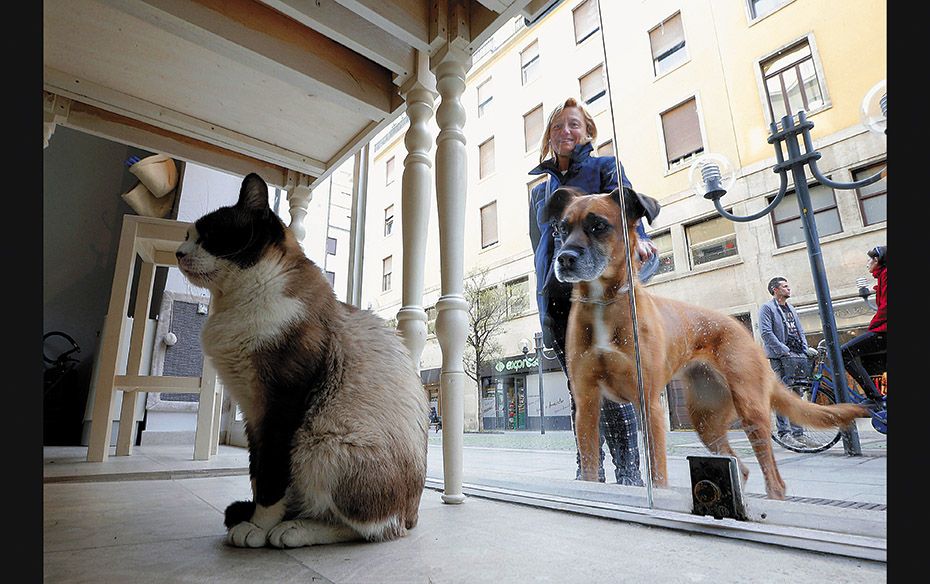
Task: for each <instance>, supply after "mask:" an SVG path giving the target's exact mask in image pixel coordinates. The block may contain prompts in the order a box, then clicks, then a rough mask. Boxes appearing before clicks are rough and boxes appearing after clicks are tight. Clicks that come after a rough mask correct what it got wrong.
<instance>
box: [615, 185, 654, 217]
mask: <svg viewBox="0 0 930 584" xmlns="http://www.w3.org/2000/svg"><path fill="white" fill-rule="evenodd" d="M610 197H611V198H612V199H613V200H614V202H615V203H617V205H620V189H614V190H613V192H612V193H610ZM621 208H623V209H626V214H627V220H628V221H637V220H639V218H640V217H645V218H646V220H647V221H649V224H650V225H652V222H653V221H655V219H656V217H658V215H659V209H661V208H662V206H661V205H660V204H659V201H657V200H655V199H653V198H652V197H650V196H648V195H643V194H641V193H637V192H636V191H634V190H633V189H631V188H629V187H623V205H622V206H621Z"/></svg>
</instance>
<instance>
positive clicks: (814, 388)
mask: <svg viewBox="0 0 930 584" xmlns="http://www.w3.org/2000/svg"><path fill="white" fill-rule="evenodd" d="M886 387H887V386H884V385H883V390H884V389H885V388H886ZM788 388H789V389H791V390H792V391H794V392H795V393H797V394H798V395H800V396H801V399H803V400H805V401H809V402H814V403H818V404H822V405H829V404H833V403H836V397H835V396H836V386H835V385H834V383H833V369H832V368H831V367H830V365H829V364H828V363H827V342H826V340H822V341H820V343H818V344H817V356H816V357H814V359H813V367H812V369H811V373H810V375H809V376H806V377H794V378H792V379H791V382H790V383H789V384H788ZM848 389H849V391H848V394H849V401H850V402H851V403H856V404H861V405H865V406H867V408H868V409H869V417H870V418H871V420H872V427H873V428H875V429H876V430H877V431H879V432H881V433H882V434H887V433H888V410H887V408H886V403H885V402H886V397H887V394H886V393H883V394H882V399H881V402H880V403H874V402H873V401H872V400H869V399H868V398H866V396H865V394H864V393H862V391H861V389H860V388H859V387H858V386H856V387H853V386H850V387H849V388H848ZM804 436H805V442H806V443H801V442H790V443H789V442H787V441H784V440H782V439H781V438H780V437H779V436H778V433H777V432H776V431H775V414H774V412H773V414H772V440H774V441H775V442H776V443H777V444H778V445H779V446H781V447H783V448H787V449H788V450H791V451H792V452H799V453H802V454H814V453H817V452H823V451H824V450H827V449H828V448H830V447H832V446H833V445H834V444H836V443H837V442H839V440H840V438H841V437H842V435H841V433H840V431H839V429H837V428H827V429H815V428H804Z"/></svg>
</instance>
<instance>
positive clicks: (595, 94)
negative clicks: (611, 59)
mask: <svg viewBox="0 0 930 584" xmlns="http://www.w3.org/2000/svg"><path fill="white" fill-rule="evenodd" d="M578 83H579V84H580V86H581V99H582V100H583V101H584V102H585V103H586V104H588V105H591V103H592V102H593V101H595V100H596V99H598V98H600V97H602V96H604V94H606V93H607V86H606V85H605V83H604V66H603V65H598V66H597V67H595V68H594V70H592V71H591V72H590V73H587V74H586V75H584V76H582V77H581V78H580V79H579V80H578Z"/></svg>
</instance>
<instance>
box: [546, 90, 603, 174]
mask: <svg viewBox="0 0 930 584" xmlns="http://www.w3.org/2000/svg"><path fill="white" fill-rule="evenodd" d="M568 107H573V108H577V109H578V111H580V112H581V117H583V118H584V123H585V128H586V129H587V130H588V138H587V141H586V142H583V143H587V142H593V141H594V140H596V139H597V126H596V125H595V124H594V118H592V117H591V114H589V113H588V110H586V109H585V108H584V106H582V105H581V104H580V103H578V100H576V99H575V98H574V97H569V98H568V99H566V100H565V103H563V104H562V105H560V106H557V107H556V108H555V109H554V110H552V113H551V114H549V121H548V122H547V123H546V130H545V131H544V132H543V135H542V143H541V144H540V145H539V161H540V162H542V161H544V160H545V159H546V157H547V156H549V153H550V152H552V149H551V148H550V146H549V132H550V131H551V130H552V122H553V120H555V118H556V117H557V116H558V115H559V114H561V113H562V112H563V111H565V108H568ZM552 154H553V155H554V154H555V153H554V152H552Z"/></svg>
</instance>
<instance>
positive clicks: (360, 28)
mask: <svg viewBox="0 0 930 584" xmlns="http://www.w3.org/2000/svg"><path fill="white" fill-rule="evenodd" d="M261 1H262V2H263V3H265V4H267V5H268V6H270V7H272V8H274V9H275V10H277V11H278V12H281V13H282V14H286V15H287V16H290V17H291V18H293V19H294V20H296V21H297V22H299V23H301V24H303V25H305V26H308V27H310V28H312V29H313V30H315V31H317V32H320V33H322V34H324V35H326V36H327V37H329V38H331V39H333V40H334V41H336V42H337V43H339V44H342V45H345V46H347V47H349V48H350V49H352V50H353V51H355V52H356V53H359V54H360V55H363V56H365V57H367V58H369V59H371V60H372V61H374V62H375V63H378V64H379V65H381V66H383V67H387V68H388V69H390V70H391V71H393V72H394V74H395V75H396V76H398V77H403V78H406V77H407V76H408V75H410V74H411V73H412V69H413V62H414V52H415V49H414V48H413V47H411V46H410V45H409V44H407V43H405V42H403V41H401V40H400V39H398V38H397V37H395V36H393V35H391V34H389V33H388V32H387V31H385V30H384V29H382V28H381V27H379V26H377V25H375V24H374V23H372V22H370V21H368V20H366V19H364V18H362V17H361V16H359V15H358V14H356V13H354V12H352V11H351V10H349V9H347V8H346V7H344V6H342V5H341V4H339V3H338V2H335V1H334V0H326V1H321V2H306V1H302V0H261Z"/></svg>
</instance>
